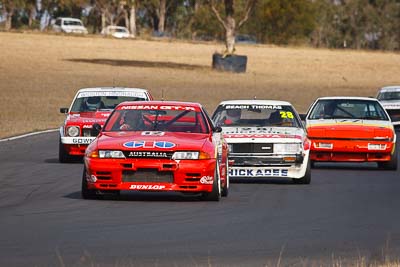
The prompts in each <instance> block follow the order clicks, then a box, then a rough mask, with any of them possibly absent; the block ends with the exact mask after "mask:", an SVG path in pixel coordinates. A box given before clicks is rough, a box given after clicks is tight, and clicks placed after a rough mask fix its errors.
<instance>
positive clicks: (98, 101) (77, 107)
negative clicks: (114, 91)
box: [71, 95, 146, 112]
mask: <svg viewBox="0 0 400 267" xmlns="http://www.w3.org/2000/svg"><path fill="white" fill-rule="evenodd" d="M144 100H146V99H145V98H141V97H133V96H112V95H108V96H85V97H78V98H76V99H75V101H74V103H73V104H72V108H71V112H88V111H99V110H104V111H106V110H109V111H111V110H113V109H114V108H115V107H116V106H117V105H118V104H120V103H122V102H125V101H144Z"/></svg>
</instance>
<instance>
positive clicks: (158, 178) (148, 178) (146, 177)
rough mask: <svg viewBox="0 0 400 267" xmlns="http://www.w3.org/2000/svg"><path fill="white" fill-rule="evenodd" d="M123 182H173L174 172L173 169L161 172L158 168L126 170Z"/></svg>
mask: <svg viewBox="0 0 400 267" xmlns="http://www.w3.org/2000/svg"><path fill="white" fill-rule="evenodd" d="M122 182H145V183H173V182H174V174H173V172H171V171H162V172H160V171H158V170H157V169H138V170H137V171H129V170H124V171H122Z"/></svg>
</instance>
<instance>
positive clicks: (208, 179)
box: [200, 176, 214, 184]
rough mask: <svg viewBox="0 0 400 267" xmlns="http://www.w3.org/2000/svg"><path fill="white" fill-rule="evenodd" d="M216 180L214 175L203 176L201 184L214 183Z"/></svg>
mask: <svg viewBox="0 0 400 267" xmlns="http://www.w3.org/2000/svg"><path fill="white" fill-rule="evenodd" d="M213 182H214V177H212V176H203V177H201V179H200V183H201V184H212V183H213Z"/></svg>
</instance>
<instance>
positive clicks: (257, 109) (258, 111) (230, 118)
mask: <svg viewBox="0 0 400 267" xmlns="http://www.w3.org/2000/svg"><path fill="white" fill-rule="evenodd" d="M212 120H213V121H214V124H216V125H217V126H240V127H246V126H248V127H264V126H273V127H301V123H300V121H299V120H298V116H297V114H296V111H295V110H294V109H293V107H292V106H289V105H259V104H256V105H254V104H253V105H252V104H249V105H247V104H244V105H220V106H219V107H218V108H217V110H216V111H215V112H214V114H213V117H212Z"/></svg>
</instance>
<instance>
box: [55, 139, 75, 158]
mask: <svg viewBox="0 0 400 267" xmlns="http://www.w3.org/2000/svg"><path fill="white" fill-rule="evenodd" d="M71 160H72V158H71V156H70V155H69V154H68V153H67V151H66V150H65V148H64V145H63V144H62V143H61V138H60V140H59V142H58V161H59V162H60V163H68V162H71Z"/></svg>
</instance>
